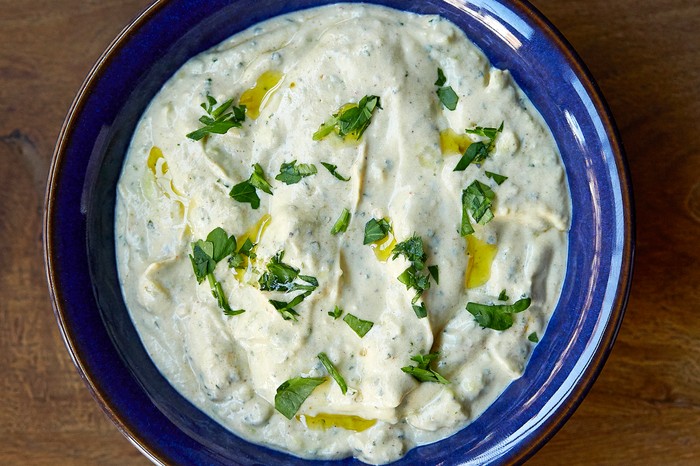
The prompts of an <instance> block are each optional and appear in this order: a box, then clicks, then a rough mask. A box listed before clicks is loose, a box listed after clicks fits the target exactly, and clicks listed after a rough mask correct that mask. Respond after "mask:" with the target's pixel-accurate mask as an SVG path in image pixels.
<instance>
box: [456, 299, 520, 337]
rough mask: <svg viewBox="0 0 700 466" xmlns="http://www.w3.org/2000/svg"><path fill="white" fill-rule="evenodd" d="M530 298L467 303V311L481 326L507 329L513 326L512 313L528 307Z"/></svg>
mask: <svg viewBox="0 0 700 466" xmlns="http://www.w3.org/2000/svg"><path fill="white" fill-rule="evenodd" d="M530 302H531V300H530V298H522V299H519V300H518V301H516V302H514V303H513V304H491V305H489V304H479V303H472V302H469V303H467V311H469V313H470V314H472V315H473V316H474V318H475V319H476V321H477V322H478V323H479V325H481V326H482V327H483V328H491V329H494V330H507V329H509V328H510V327H512V326H513V314H516V313H518V312H523V311H524V310H525V309H527V308H528V307H530Z"/></svg>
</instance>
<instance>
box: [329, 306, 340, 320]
mask: <svg viewBox="0 0 700 466" xmlns="http://www.w3.org/2000/svg"><path fill="white" fill-rule="evenodd" d="M328 315H329V316H331V317H333V319H334V320H338V317H340V316H341V315H343V310H342V309H341V308H339V307H338V306H335V307H334V308H333V310H332V311H330V312H329V313H328Z"/></svg>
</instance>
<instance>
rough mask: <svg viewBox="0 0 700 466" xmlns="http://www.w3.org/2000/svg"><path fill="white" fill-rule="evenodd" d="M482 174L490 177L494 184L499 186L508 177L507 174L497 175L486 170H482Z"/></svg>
mask: <svg viewBox="0 0 700 466" xmlns="http://www.w3.org/2000/svg"><path fill="white" fill-rule="evenodd" d="M484 174H485V175H486V177H487V178H491V179H492V180H493V181H495V182H496V184H497V185H499V186H500V185H502V184H503V182H504V181H505V180H507V179H508V177H507V176H503V175H499V174H498V173H494V172H490V171H487V170H484Z"/></svg>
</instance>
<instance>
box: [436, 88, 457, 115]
mask: <svg viewBox="0 0 700 466" xmlns="http://www.w3.org/2000/svg"><path fill="white" fill-rule="evenodd" d="M437 95H438V98H439V99H440V102H442V105H444V106H445V108H447V109H448V110H454V109H456V108H457V102H459V97H458V96H457V93H456V92H455V91H454V89H452V86H445V87H441V88H439V89H438V90H437Z"/></svg>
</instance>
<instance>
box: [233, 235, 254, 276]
mask: <svg viewBox="0 0 700 466" xmlns="http://www.w3.org/2000/svg"><path fill="white" fill-rule="evenodd" d="M254 247H255V244H254V243H253V242H252V241H251V240H250V238H246V240H245V241H244V242H243V245H242V246H241V248H240V249H239V250H238V252H237V253H235V254H233V253H232V254H231V257H229V258H228V266H229V268H232V269H244V268H245V267H246V260H245V258H246V257H249V258H251V259H254V258H255V253H253V252H252V251H253V248H254Z"/></svg>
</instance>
